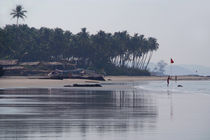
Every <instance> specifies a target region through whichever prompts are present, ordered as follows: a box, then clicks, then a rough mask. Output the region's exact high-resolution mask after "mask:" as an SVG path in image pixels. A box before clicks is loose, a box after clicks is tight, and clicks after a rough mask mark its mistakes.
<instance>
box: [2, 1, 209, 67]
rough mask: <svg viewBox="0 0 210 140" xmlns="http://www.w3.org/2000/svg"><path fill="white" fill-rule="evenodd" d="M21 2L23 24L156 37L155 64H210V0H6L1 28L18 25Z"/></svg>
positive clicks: (72, 30)
mask: <svg viewBox="0 0 210 140" xmlns="http://www.w3.org/2000/svg"><path fill="white" fill-rule="evenodd" d="M17 4H21V5H23V7H24V8H25V9H26V10H27V11H28V13H27V19H25V21H22V20H21V21H20V23H24V24H28V26H30V27H32V26H33V27H36V28H40V27H42V26H45V27H49V28H55V27H59V28H62V29H64V30H70V31H71V32H73V33H77V32H79V31H80V30H81V28H82V27H86V28H87V30H88V31H89V32H90V33H92V34H95V33H97V31H99V30H104V31H106V32H111V33H113V32H116V31H124V30H127V31H128V32H129V34H131V35H133V34H134V33H139V34H144V35H145V36H146V37H150V36H151V37H155V38H157V40H158V43H159V44H160V46H159V49H158V51H157V52H156V53H154V56H153V58H152V62H158V61H160V60H164V61H166V62H167V63H169V60H170V58H171V57H172V58H173V59H174V61H175V64H198V65H204V66H210V8H209V6H210V0H0V27H4V26H5V25H6V24H15V23H16V20H15V19H11V16H10V15H9V14H10V12H11V9H14V8H15V6H16V5H17Z"/></svg>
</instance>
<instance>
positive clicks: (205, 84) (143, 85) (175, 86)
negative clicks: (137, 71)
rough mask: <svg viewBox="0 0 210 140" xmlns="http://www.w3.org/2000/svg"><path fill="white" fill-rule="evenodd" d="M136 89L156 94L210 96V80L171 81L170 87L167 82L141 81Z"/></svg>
mask: <svg viewBox="0 0 210 140" xmlns="http://www.w3.org/2000/svg"><path fill="white" fill-rule="evenodd" d="M179 85H180V86H181V87H179ZM135 87H136V88H137V89H144V90H148V91H155V92H173V93H201V94H210V80H199V81H198V80H196V81H193V80H187V81H186V80H181V81H170V83H169V85H168V86H167V83H166V81H140V82H137V83H136V85H135Z"/></svg>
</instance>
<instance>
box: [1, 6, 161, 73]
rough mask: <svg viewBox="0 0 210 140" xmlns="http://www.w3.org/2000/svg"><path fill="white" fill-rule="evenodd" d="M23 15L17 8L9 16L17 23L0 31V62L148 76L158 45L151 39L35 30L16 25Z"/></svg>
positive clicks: (108, 34) (109, 34)
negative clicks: (54, 63) (57, 64)
mask: <svg viewBox="0 0 210 140" xmlns="http://www.w3.org/2000/svg"><path fill="white" fill-rule="evenodd" d="M21 10H22V11H21ZM24 13H26V10H23V7H20V6H19V7H18V6H17V7H16V10H15V9H14V10H13V12H12V13H11V15H12V16H13V18H17V24H13V25H6V26H5V27H3V28H0V50H1V51H0V59H18V60H19V61H20V62H34V61H47V62H50V61H58V62H62V61H69V62H71V63H73V64H76V66H77V67H80V68H89V69H94V70H96V71H99V72H100V71H104V72H106V73H107V74H110V75H149V72H148V70H147V69H148V64H149V62H150V60H151V57H152V54H153V52H154V51H156V50H157V49H158V45H159V44H158V43H157V39H155V38H153V37H148V38H146V37H145V36H144V35H141V34H137V33H136V34H134V35H130V34H129V33H128V32H127V31H117V32H114V33H107V32H105V31H102V30H100V31H98V32H97V33H96V34H90V33H89V32H88V31H87V29H86V28H82V29H81V31H80V32H79V33H76V34H73V33H72V32H71V31H68V30H67V31H64V30H62V29H61V28H55V29H51V28H47V27H41V28H40V29H37V28H34V27H29V26H28V25H26V24H18V19H19V18H24V17H26V16H25V14H24Z"/></svg>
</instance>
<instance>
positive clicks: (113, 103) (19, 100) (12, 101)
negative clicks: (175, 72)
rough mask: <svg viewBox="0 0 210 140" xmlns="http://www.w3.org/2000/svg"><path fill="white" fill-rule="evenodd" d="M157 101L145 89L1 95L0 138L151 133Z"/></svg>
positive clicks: (20, 91) (30, 91)
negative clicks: (145, 92) (149, 131)
mask: <svg viewBox="0 0 210 140" xmlns="http://www.w3.org/2000/svg"><path fill="white" fill-rule="evenodd" d="M156 118H157V107H156V102H155V99H154V98H152V96H150V95H149V94H144V93H143V91H142V92H140V91H138V92H137V91H135V90H134V91H90V90H71V89H13V90H1V91H0V139H5V140H7V139H21V140H23V139H30V140H33V139H37V140H38V139H44V140H48V139H49V140H51V139H57V138H58V139H66V140H67V139H69V138H70V137H72V136H73V137H74V139H79V138H81V137H86V136H87V135H90V134H91V136H92V137H94V138H96V139H99V138H100V137H103V136H104V137H105V135H106V136H107V135H109V134H111V133H113V132H114V133H115V132H116V133H119V135H120V134H123V133H129V132H136V131H138V132H139V133H141V132H142V131H146V130H148V129H150V130H151V129H154V128H155V125H156Z"/></svg>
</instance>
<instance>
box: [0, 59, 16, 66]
mask: <svg viewBox="0 0 210 140" xmlns="http://www.w3.org/2000/svg"><path fill="white" fill-rule="evenodd" d="M17 64H18V59H11V60H0V65H1V66H15V65H17Z"/></svg>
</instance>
